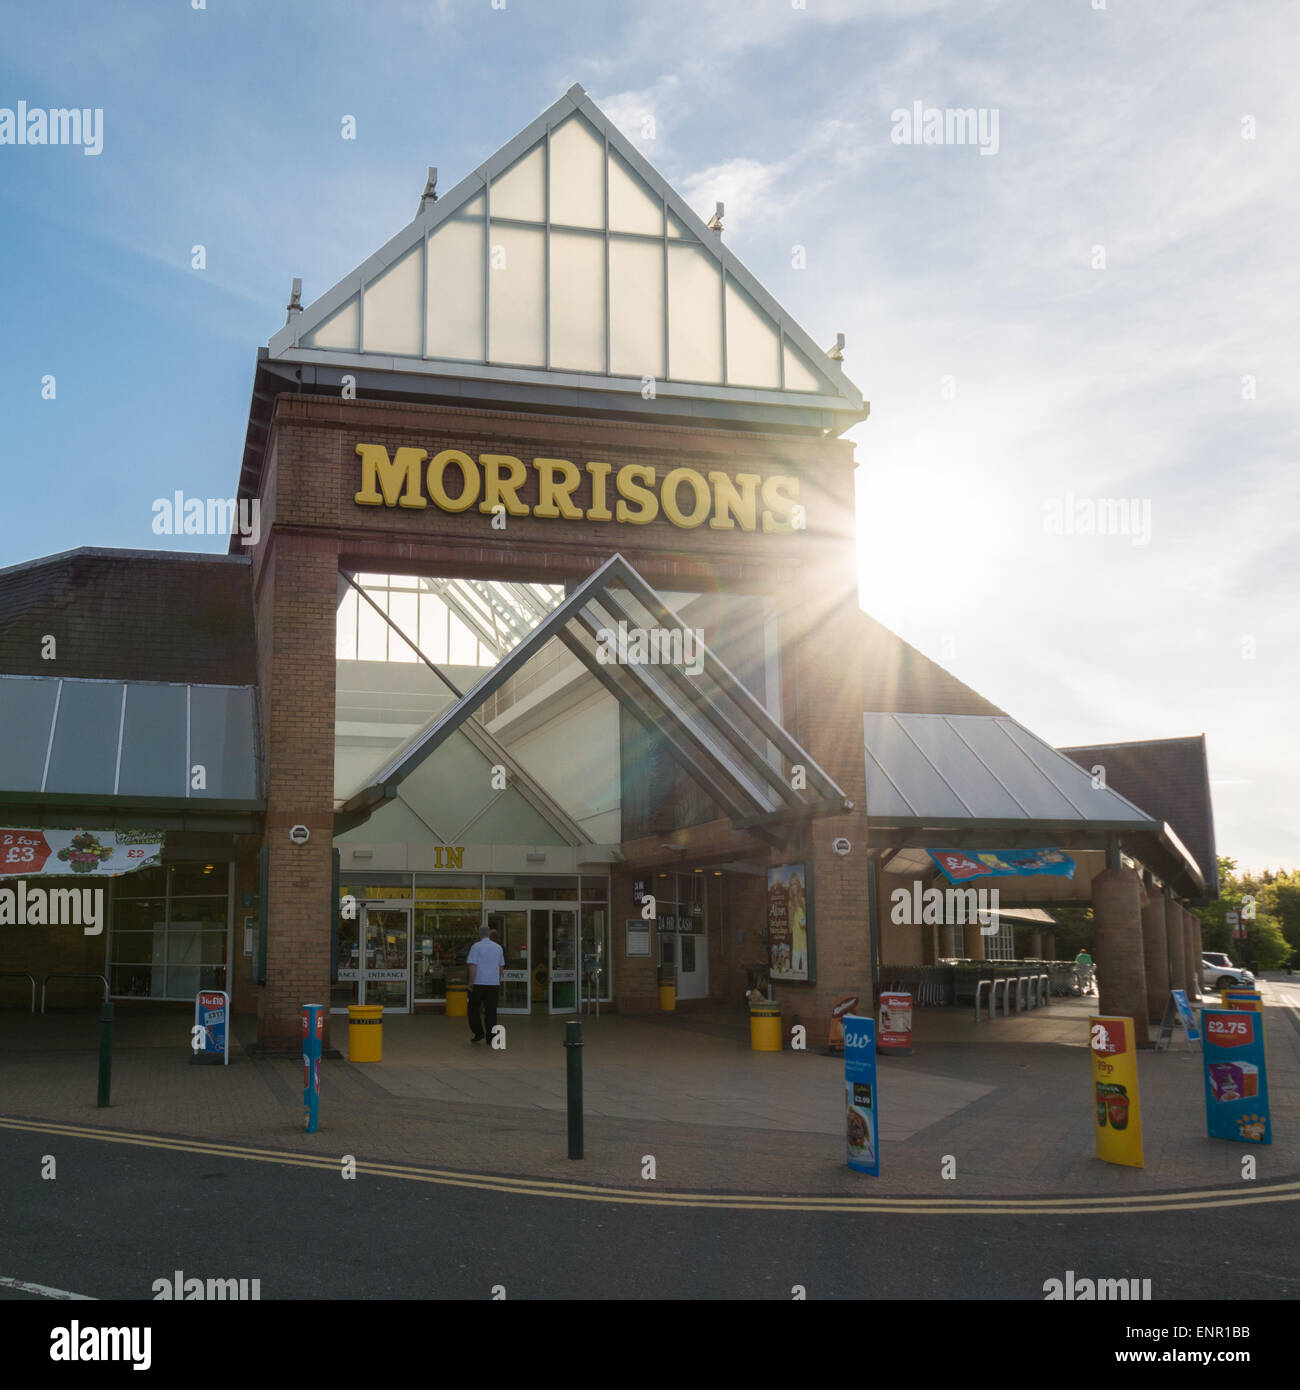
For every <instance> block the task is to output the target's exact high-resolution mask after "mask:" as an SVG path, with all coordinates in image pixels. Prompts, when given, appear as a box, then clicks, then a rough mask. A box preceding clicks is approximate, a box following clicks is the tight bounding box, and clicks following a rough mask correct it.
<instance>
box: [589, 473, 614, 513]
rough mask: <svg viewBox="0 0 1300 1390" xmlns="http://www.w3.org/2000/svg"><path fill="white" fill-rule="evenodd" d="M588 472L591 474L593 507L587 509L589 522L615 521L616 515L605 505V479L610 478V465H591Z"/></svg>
mask: <svg viewBox="0 0 1300 1390" xmlns="http://www.w3.org/2000/svg"><path fill="white" fill-rule="evenodd" d="M587 472H588V473H590V474H591V506H590V507H588V508H587V520H588V521H613V520H614V513H613V512H611V511H610V509H609V508H608V507H607V506H606V505H605V479H606V478H608V477H609V473H610V465H609V464H607V463H589V464H588V465H587Z"/></svg>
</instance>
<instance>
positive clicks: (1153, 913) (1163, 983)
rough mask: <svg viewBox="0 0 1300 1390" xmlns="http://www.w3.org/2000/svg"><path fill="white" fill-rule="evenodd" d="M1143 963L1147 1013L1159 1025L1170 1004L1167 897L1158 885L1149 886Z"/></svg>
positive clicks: (1143, 930) (1144, 925)
mask: <svg viewBox="0 0 1300 1390" xmlns="http://www.w3.org/2000/svg"><path fill="white" fill-rule="evenodd" d="M1142 962H1143V964H1144V966H1145V967H1146V973H1147V1013H1148V1015H1149V1017H1150V1019H1151V1021H1152V1022H1153V1023H1156V1022H1158V1021H1159V1020H1160V1019H1161V1018H1163V1017H1164V1012H1165V1005H1166V1004H1167V1003H1168V1002H1169V938H1168V935H1167V930H1166V926H1165V896H1164V893H1163V891H1162V890H1161V889H1158V888H1156V887H1155V885H1154V884H1148V886H1147V905H1146V906H1145V907H1144V908H1143V909H1142Z"/></svg>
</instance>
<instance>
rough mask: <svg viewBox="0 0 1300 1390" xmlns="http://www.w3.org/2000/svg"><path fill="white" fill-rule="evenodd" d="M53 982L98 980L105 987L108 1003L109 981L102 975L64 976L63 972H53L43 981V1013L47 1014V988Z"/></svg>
mask: <svg viewBox="0 0 1300 1390" xmlns="http://www.w3.org/2000/svg"><path fill="white" fill-rule="evenodd" d="M51 980H98V981H99V982H100V984H102V985H103V986H104V1003H105V1004H107V1003H108V981H107V980H106V979H105V978H104V977H103V976H102V975H78V974H64V973H63V972H62V971H52V972H51V973H50V974H48V975H47V976H46V977H45V978H44V979H43V980H42V981H41V1012H42V1013H44V1012H45V986H46V985H48V984H49V982H50V981H51Z"/></svg>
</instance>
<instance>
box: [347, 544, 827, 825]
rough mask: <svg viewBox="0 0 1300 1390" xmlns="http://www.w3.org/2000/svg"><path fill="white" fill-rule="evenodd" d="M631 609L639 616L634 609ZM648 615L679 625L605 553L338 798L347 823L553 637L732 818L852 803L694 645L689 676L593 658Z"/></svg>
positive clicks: (387, 793)
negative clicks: (794, 771)
mask: <svg viewBox="0 0 1300 1390" xmlns="http://www.w3.org/2000/svg"><path fill="white" fill-rule="evenodd" d="M616 593H617V594H618V595H620V597H615V594H616ZM638 606H639V607H640V608H641V609H642V610H643V612H642V613H638V612H637V608H638ZM647 616H648V617H649V618H650V619H651V620H652V621H651V625H652V626H657V627H660V628H668V629H677V630H679V631H680V630H682V628H683V624H682V622H681V620H680V619H679V618H678V617H677V616H676V615H675V614H674V613H673V612H672V611H671V610H670V609H669V608H668V607H667V606H666V605H665V604H664V603H663V601H662V600H661V599H660V598H659V596H658V595H657V594H656V593H655V592H654V590H653V589H651V587H650V586H649V585H648V584H647V583H646V582H645V580H644V579H642V578H641V576H640V575H639V574H637V572H636V571H635V570H634V569H633V568H632V566H631V565H630V564H629V563H628V562H627V561H626V560H625V559H624V558H623V557H622V556H621V555H614V556H612V557H611V558H610V559H609V560H607V561H606V562H605V563H604V564H603V565H602V566H601V567H600V568H599V569H598V570H596V571H595V573H593V574H591V575H589V576H588V577H587V578H586V579H585V580H584V581H583V582H582V583H581V584H580V585H579V586H578V587H577V588H576V589H574V591H573V592H572V593H571V594H569V595H568V596H567V597H566V598H565V600H564V601H563V602H562V603H561V604H560V605H559V606H558V607H557V608H555V609H554V610H553V611H552V612H551V613H550V614H549V615H548V616H547V617H546V618H545V619H543V620H542V622H540V623H539V624H538V625H537V627H535V628H534V629H533V631H532V632H531V633H530V634H529V636H528V637H526V638H525V639H524V640H523V641H522V642H520V643H519V645H518V646H516V647H515V648H514V649H513V651H511V652H510V653H509V655H508V656H506V657H505V658H504V660H502V661H501V662H500V663H499V664H498V665H497V666H495V667H494V668H493V669H492V670H491V671H490V672H489V673H488V674H487V675H486V676H485V677H484V678H483V679H482V680H481V681H479V683H478V684H477V685H476V686H474V688H473V689H472V690H470V691H468V692H467V693H466V694H465V695H464V696H463V697H462V698H461V699H460V700H459V701H457V702H456V704H454V705H452V706H451V707H450V708H449V709H447V710H445V711H444V712H443V713H442V714H440V715H439V716H438V717H437V718H436V719H434V720H433V721H432V722H431V723H430V725H429V726H428V728H427V729H425V730H424V731H423V732H422V733H421V734H419V735H418V736H417V737H416V738H415V739H414V740H413V741H412V742H411V743H410V744H409V745H408V746H407V748H405V749H404V750H403V751H402V752H401V753H399V754H398V755H397V756H396V757H395V758H393V759H392V760H391V761H390V762H389V763H388V764H387V765H386V766H385V767H383V768H381V769H380V770H379V771H378V772H377V773H376V774H375V779H374V781H373V782H372V783H371V785H370V786H368V787H366V788H364V789H363V790H362V791H360V792H358V793H357V794H356V795H355V796H353V797H352V798H351V799H350V800H349V801H347V802H346V803H345V804H344V806H343V808H342V811H341V812H340V815H341V816H343V817H345V818H346V820H347V822H348V823H349V824H356V823H358V820H359V819H364V818H365V817H366V816H367V815H369V814H370V812H371V811H372V810H373V809H375V808H376V807H377V806H379V805H381V804H382V803H383V802H384V801H386V800H390V799H392V798H393V797H395V795H396V789H397V787H398V786H399V785H400V784H401V782H402V781H403V780H404V779H405V778H406V777H408V776H409V775H410V774H411V772H413V771H414V770H415V768H417V767H418V766H419V765H420V764H421V763H422V762H423V761H424V760H425V759H426V758H428V757H429V756H430V754H432V753H433V752H434V751H435V750H436V749H437V748H438V747H439V746H440V745H441V744H442V743H443V742H444V741H445V740H446V739H447V738H448V737H450V736H451V735H452V734H453V733H455V732H456V731H457V730H458V729H460V728H461V727H462V726H463V725H464V724H465V723H466V721H467V720H469V719H471V718H472V717H473V715H474V714H475V712H476V711H477V710H478V709H479V707H480V706H481V705H482V704H483V703H484V701H485V700H486V699H488V697H489V696H491V695H492V694H493V693H494V692H495V691H497V690H498V689H500V688H501V687H502V686H503V685H504V684H505V683H506V682H507V681H508V680H509V679H510V678H511V676H513V675H514V674H515V673H516V672H517V671H519V670H520V669H521V668H522V667H523V666H524V665H525V664H526V663H527V661H528V660H529V659H530V658H531V657H532V656H534V655H535V654H536V653H537V652H539V651H540V650H541V648H542V647H543V646H545V645H546V643H547V642H549V641H550V640H551V639H552V638H558V639H559V640H560V641H562V642H564V644H565V645H566V647H568V649H569V650H570V651H571V652H572V653H573V654H574V655H575V656H576V657H577V658H578V659H579V661H580V662H581V663H582V665H583V666H584V668H585V669H586V670H587V671H588V672H589V673H590V674H591V675H593V676H595V678H596V679H597V680H598V681H600V682H601V684H602V685H603V686H604V687H605V688H606V689H607V690H609V691H610V693H611V694H613V695H614V696H615V698H616V699H618V700H619V701H620V703H622V704H625V705H627V706H628V707H629V708H630V709H631V710H632V711H633V712H634V713H635V714H636V716H637V717H638V718H639V719H641V720H642V722H644V723H646V724H648V725H650V726H651V727H655V728H657V729H658V730H659V731H660V732H661V733H662V734H663V735H664V736H665V738H666V740H667V742H668V745H669V747H670V749H671V750H672V752H673V755H674V757H675V758H676V759H677V761H678V762H679V763H680V765H681V766H682V767H683V769H684V770H685V771H686V772H687V774H688V775H690V776H692V777H694V778H695V779H696V780H697V781H698V782H699V783H700V784H701V785H702V786H703V787H704V789H705V790H706V791H707V792H708V794H709V795H710V796H711V797H712V798H713V799H714V801H716V802H717V804H718V805H719V806H721V807H722V808H723V809H724V810H725V811H726V813H727V814H728V815H729V816H730V817H731V818H732V819H733V820H734V821H735V822H737V823H738V824H741V823H743V824H745V825H757V824H761V823H763V822H766V821H769V820H771V819H773V818H777V819H787V818H789V817H790V816H792V815H793V816H802V817H807V816H814V815H824V814H832V813H834V812H837V811H841V810H845V809H850V808H851V803H850V802H848V801H847V800H846V798H845V796H844V793H843V791H841V789H840V788H839V787H838V786H837V785H836V783H835V781H834V780H833V779H832V778H831V777H830V776H829V774H828V773H826V772H825V771H824V770H823V769H822V768H821V767H820V766H819V765H818V763H817V762H816V760H815V759H813V758H812V757H811V756H810V755H809V754H808V753H807V752H806V751H805V750H804V749H803V748H801V747H800V745H799V744H798V743H797V742H796V741H795V740H794V739H793V738H792V737H791V736H790V735H789V734H788V733H787V732H786V731H785V730H784V729H783V728H782V727H781V726H780V725H779V724H778V723H777V722H776V721H775V720H774V719H773V718H772V717H771V715H769V714H768V713H767V711H766V710H765V709H764V708H763V707H762V705H760V704H759V702H758V701H757V700H756V699H755V698H754V696H753V695H751V694H750V693H749V691H748V690H746V689H745V687H744V685H743V684H741V682H740V681H739V680H738V679H737V678H736V677H735V676H734V675H733V674H732V673H731V672H730V671H729V670H728V669H727V667H726V666H725V665H724V664H723V663H722V662H721V661H720V660H719V659H718V658H717V657H716V656H715V655H714V654H713V653H712V652H710V651H709V650H708V648H707V647H704V646H703V644H701V655H702V658H703V668H702V671H701V673H700V675H699V676H697V677H690V676H688V675H686V674H685V673H684V672H683V671H680V670H678V669H677V668H676V667H674V666H671V665H663V664H659V665H648V664H647V665H640V664H631V663H626V664H619V663H610V664H605V663H603V662H601V661H600V660H599V658H598V656H597V649H596V641H595V634H596V633H597V631H599V630H600V629H601V628H610V627H614V628H616V627H617V624H618V623H619V622H620V621H626V622H628V624H629V627H630V628H638V627H645V626H646V623H645V621H644V619H645V618H646V617H647ZM769 759H774V760H775V762H774V761H769ZM776 763H780V764H781V765H780V766H779V767H778V766H777V765H775V764H776ZM795 764H800V765H802V766H803V767H804V769H805V774H806V781H807V787H806V788H805V789H803V790H795V789H794V788H793V787H792V786H791V781H792V780H793V779H792V777H791V775H790V769H791V768H792V767H793V766H794V765H795Z"/></svg>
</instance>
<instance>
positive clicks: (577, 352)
mask: <svg viewBox="0 0 1300 1390" xmlns="http://www.w3.org/2000/svg"><path fill="white" fill-rule="evenodd" d="M303 349H307V350H308V351H310V352H321V353H330V354H332V355H334V360H337V359H338V358H344V359H346V360H347V361H348V362H350V363H356V362H357V361H363V360H364V358H365V355H366V354H373V355H376V356H382V357H383V358H385V360H386V365H392V366H396V367H398V368H399V369H407V370H420V369H421V368H420V365H419V364H421V363H425V364H427V363H432V362H434V361H435V360H438V361H444V362H449V363H460V364H473V363H479V364H482V365H483V366H484V367H485V368H494V367H495V368H501V369H505V370H507V371H524V372H532V373H537V372H565V373H572V374H582V375H583V376H585V377H626V378H631V379H633V381H634V382H635V383H636V387H637V390H638V395H639V391H640V386H641V379H642V378H643V377H644V378H653V379H655V380H656V381H660V382H666V383H682V384H684V386H688V387H689V386H698V387H704V388H711V390H712V394H718V392H722V393H724V394H725V392H726V391H727V390H728V389H729V388H741V389H743V390H744V391H745V392H746V393H750V392H753V391H756V390H757V391H767V392H773V393H781V394H782V396H784V395H785V394H786V393H802V394H805V395H816V396H819V397H821V398H822V400H821V402H820V404H821V405H823V406H824V405H826V404H830V403H834V404H836V405H837V406H839V407H844V406H845V405H852V406H854V407H856V408H860V407H861V404H862V400H861V395H860V394H859V393H858V392H857V390H856V388H855V387H853V386H852V384H851V383H850V382H849V381H848V380H847V379H846V378H845V377H844V376H843V372H842V370H841V368H840V365H839V363H838V362H837V361H833V360H831V359H829V358H827V356H826V355H825V354H824V353H823V352H822V351H821V350H820V349H819V348H818V347H817V346H816V344H815V343H813V342H812V340H811V339H810V338H809V337H808V336H807V334H805V333H804V332H803V330H802V329H800V328H799V326H798V325H797V324H795V323H794V321H793V320H792V319H791V318H790V317H789V316H788V315H787V314H786V313H785V312H784V311H783V310H782V309H781V307H780V306H779V305H778V304H777V303H776V302H775V301H774V300H773V299H772V298H771V296H770V295H768V294H767V293H766V291H765V290H763V288H762V286H761V285H759V284H758V283H757V282H756V281H755V280H754V278H753V276H752V275H750V274H749V272H748V271H747V270H746V269H745V267H744V266H743V265H742V264H741V263H740V262H739V261H738V260H737V259H736V258H735V257H734V256H733V255H732V254H731V252H730V250H729V249H728V248H727V247H725V246H724V245H723V244H722V240H721V236H720V234H719V233H715V232H713V231H710V230H709V229H707V228H706V227H705V225H704V224H703V222H701V220H700V219H699V218H698V217H697V216H696V215H695V213H694V212H693V211H692V210H691V209H690V208H689V207H687V206H686V204H685V203H684V202H682V200H681V198H680V197H679V196H678V195H677V194H676V193H675V192H674V191H673V189H672V188H671V187H669V185H668V184H667V183H666V182H665V181H664V180H663V178H662V177H661V176H660V175H659V174H657V172H656V171H655V170H654V169H652V168H651V166H650V165H649V164H648V163H647V162H646V161H645V160H644V159H643V158H642V157H641V155H640V154H639V153H638V152H637V151H636V150H635V148H634V147H633V146H632V145H631V144H630V143H629V142H628V141H627V140H626V138H625V137H624V136H622V135H621V134H620V133H619V132H618V130H617V128H616V127H614V126H613V125H612V123H611V122H610V121H609V120H608V118H607V117H605V115H604V113H603V112H601V111H600V110H599V108H598V107H596V106H595V104H594V103H593V102H592V101H591V100H590V98H588V97H587V95H586V93H585V92H583V91H582V89H581V88H580V87H575V88H573V89H571V90H570V92H569V93H568V94H566V96H565V97H564V98H562V99H561V101H559V102H557V103H556V104H555V105H554V106H553V107H551V109H550V110H549V111H547V112H545V113H543V115H542V116H541V117H539V118H538V120H537V121H535V122H534V123H533V124H532V125H531V126H529V127H528V129H527V130H525V131H523V132H521V133H520V135H518V136H516V137H515V139H514V140H512V141H511V142H509V143H508V144H507V145H506V146H504V147H503V148H502V149H501V150H500V151H498V153H497V154H496V155H494V156H493V157H492V158H491V159H490V160H488V161H487V162H486V163H485V164H484V165H482V166H481V167H480V168H479V169H478V170H476V171H475V173H474V174H472V175H470V176H469V177H468V178H466V179H464V180H462V181H461V183H460V184H458V185H457V187H456V188H455V189H453V190H452V192H451V193H450V194H449V195H448V196H447V197H446V198H445V199H442V200H440V201H437V202H430V203H429V204H427V205H426V208H425V210H424V211H423V212H422V213H421V214H420V215H418V216H417V217H416V219H415V220H414V221H413V222H412V223H411V224H410V225H409V226H408V227H407V228H406V229H405V230H404V231H403V232H401V233H399V234H398V235H397V236H396V237H394V238H393V240H392V241H390V242H389V243H388V244H387V245H386V246H384V247H383V248H382V249H381V250H380V251H379V252H377V253H376V254H375V255H374V256H372V257H371V258H370V260H369V261H367V262H366V263H365V264H364V265H362V266H361V267H359V268H358V270H356V271H354V272H353V273H352V275H350V276H348V277H346V278H345V279H344V280H343V281H340V282H339V284H338V285H336V286H335V287H334V288H333V289H332V290H330V291H329V292H328V293H326V294H325V295H323V296H322V297H321V298H320V299H318V300H317V301H316V302H315V303H314V304H312V305H310V306H309V307H308V308H307V309H306V310H304V311H303V312H302V313H301V314H298V315H296V316H294V317H293V318H291V320H290V322H289V323H288V324H286V326H285V328H284V329H282V330H281V331H280V332H279V333H277V334H276V335H275V336H274V337H273V338H272V339H271V344H270V355H271V357H272V358H276V357H282V356H287V357H299V356H301V352H302V350H303ZM389 359H391V363H389ZM403 359H405V360H407V361H409V363H410V366H409V367H408V368H404V367H403V361H402V360H403ZM302 360H313V359H312V358H310V357H308V358H303V359H302ZM315 360H320V359H315ZM713 388H716V389H713ZM686 394H691V392H690V391H689V390H687V391H686Z"/></svg>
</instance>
